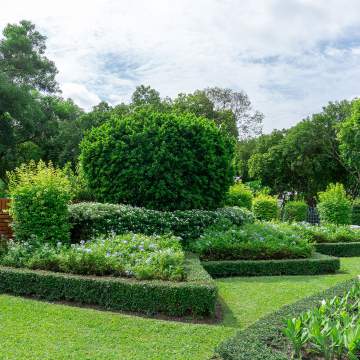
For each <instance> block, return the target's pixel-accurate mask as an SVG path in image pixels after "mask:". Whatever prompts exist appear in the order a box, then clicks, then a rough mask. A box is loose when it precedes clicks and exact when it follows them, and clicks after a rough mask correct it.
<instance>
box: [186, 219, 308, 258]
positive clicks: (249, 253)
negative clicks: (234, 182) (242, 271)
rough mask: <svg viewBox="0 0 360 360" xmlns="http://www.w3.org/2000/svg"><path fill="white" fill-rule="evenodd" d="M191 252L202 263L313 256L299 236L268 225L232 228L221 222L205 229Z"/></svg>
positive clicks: (260, 224)
mask: <svg viewBox="0 0 360 360" xmlns="http://www.w3.org/2000/svg"><path fill="white" fill-rule="evenodd" d="M191 249H192V250H193V251H194V252H197V253H199V254H200V258H201V259H205V260H240V259H245V260H248V259H253V260H257V259H294V258H307V257H310V256H311V255H312V253H313V245H312V244H311V243H309V241H308V240H307V238H306V237H305V236H303V235H302V234H301V233H298V232H296V231H294V230H292V229H291V228H290V227H289V226H286V225H283V224H271V223H256V224H247V225H244V226H242V227H236V226H231V224H229V223H228V222H223V223H222V224H218V225H216V226H213V227H211V228H209V229H208V230H207V231H206V232H205V233H204V235H202V236H201V237H200V238H199V239H198V240H197V241H195V242H194V243H192V244H191Z"/></svg>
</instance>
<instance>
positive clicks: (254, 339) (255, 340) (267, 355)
mask: <svg viewBox="0 0 360 360" xmlns="http://www.w3.org/2000/svg"><path fill="white" fill-rule="evenodd" d="M355 281H358V280H349V281H346V282H344V283H341V284H338V285H336V286H335V287H333V288H330V289H328V290H325V291H322V292H320V293H319V294H316V295H313V296H311V297H308V298H305V299H302V300H300V301H298V302H296V303H294V304H291V305H286V306H284V307H282V308H281V309H280V310H278V311H276V312H274V313H272V314H271V315H268V316H266V317H264V318H262V319H260V320H259V321H257V322H256V323H254V324H252V325H250V326H249V327H248V328H246V329H245V330H242V331H238V332H237V333H236V335H235V336H234V337H232V338H230V339H228V340H225V341H224V342H223V343H221V344H220V345H219V346H218V347H217V348H216V349H215V354H214V356H213V357H212V359H217V360H250V359H251V360H264V359H266V360H288V359H289V357H288V355H287V351H288V346H289V344H288V343H287V340H286V338H285V337H284V336H283V335H282V329H283V328H284V326H285V325H284V319H289V318H293V317H296V316H298V315H300V314H301V313H303V312H304V311H307V310H309V309H311V308H314V307H316V306H319V303H320V302H321V301H322V300H323V299H332V298H333V297H334V296H342V295H343V294H344V293H345V292H347V291H348V290H350V289H351V287H352V286H353V285H354V284H355Z"/></svg>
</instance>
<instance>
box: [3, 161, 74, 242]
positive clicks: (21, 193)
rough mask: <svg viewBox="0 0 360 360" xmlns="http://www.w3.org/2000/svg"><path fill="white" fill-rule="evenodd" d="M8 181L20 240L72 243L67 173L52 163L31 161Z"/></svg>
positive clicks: (17, 236) (14, 226) (17, 169)
mask: <svg viewBox="0 0 360 360" xmlns="http://www.w3.org/2000/svg"><path fill="white" fill-rule="evenodd" d="M8 178H9V194H10V198H11V202H10V214H11V216H12V219H13V223H12V227H13V231H14V235H15V238H16V240H17V241H28V242H40V243H52V244H56V243H57V242H58V241H61V242H63V243H66V242H69V240H70V222H69V211H68V203H69V201H70V199H71V186H70V183H69V180H68V179H67V177H66V175H65V173H64V172H63V171H62V170H61V169H57V168H55V167H54V166H53V165H52V164H51V163H49V164H48V165H46V164H45V163H44V162H42V161H40V162H39V163H35V162H33V161H31V162H30V163H28V164H23V165H21V166H20V167H18V168H16V169H15V170H14V171H13V172H10V173H8Z"/></svg>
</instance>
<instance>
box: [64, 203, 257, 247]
mask: <svg viewBox="0 0 360 360" xmlns="http://www.w3.org/2000/svg"><path fill="white" fill-rule="evenodd" d="M69 212H70V222H71V226H72V230H71V232H72V236H71V237H72V241H80V240H88V239H89V238H91V237H92V236H96V235H99V234H110V233H117V234H122V233H127V232H133V233H141V234H145V235H153V234H158V235H161V234H164V233H169V232H172V233H173V234H174V235H176V236H180V237H181V238H182V240H183V242H184V243H187V242H188V241H189V240H192V239H196V238H198V237H199V236H200V235H201V234H202V233H203V231H204V230H205V228H207V227H208V226H210V225H212V224H214V223H216V222H217V221H219V220H223V219H227V220H229V221H230V222H231V223H232V224H234V225H243V224H244V223H248V222H253V221H254V217H253V215H252V213H251V212H250V211H248V210H246V209H242V208H238V207H225V208H221V209H218V210H214V211H207V210H185V211H172V212H171V211H157V210H150V209H145V208H140V207H134V206H130V205H115V204H101V203H78V204H72V205H70V206H69Z"/></svg>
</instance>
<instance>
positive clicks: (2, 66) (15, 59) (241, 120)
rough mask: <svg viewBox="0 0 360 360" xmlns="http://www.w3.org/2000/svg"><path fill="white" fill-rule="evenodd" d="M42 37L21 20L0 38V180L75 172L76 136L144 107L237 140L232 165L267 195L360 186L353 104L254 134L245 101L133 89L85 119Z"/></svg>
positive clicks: (236, 95)
mask: <svg viewBox="0 0 360 360" xmlns="http://www.w3.org/2000/svg"><path fill="white" fill-rule="evenodd" d="M45 50H46V37H45V36H43V35H42V34H40V33H39V32H38V31H37V30H36V28H35V25H34V24H32V23H31V22H29V21H21V22H20V23H19V24H9V25H7V26H6V27H5V29H4V30H3V37H2V38H1V39H0V179H1V180H2V181H3V182H6V171H8V170H11V169H14V168H15V167H16V166H18V165H20V164H21V163H24V162H28V161H29V160H31V159H33V160H40V159H42V160H44V161H52V162H53V163H54V164H55V165H56V166H61V167H62V166H64V165H65V164H67V163H70V164H71V166H72V167H73V168H75V166H76V164H77V162H78V157H79V144H80V142H81V140H82V138H83V137H84V134H85V133H86V132H87V131H88V130H89V129H91V128H92V127H97V126H99V125H101V124H103V123H104V122H106V121H108V120H109V119H110V118H111V117H113V116H122V115H126V114H130V113H133V112H136V111H139V110H140V109H143V108H144V107H145V108H151V109H152V110H156V111H158V112H168V111H169V112H176V113H193V114H195V115H197V116H203V117H205V118H207V119H209V121H214V122H215V123H216V124H217V126H218V127H219V128H220V129H222V131H224V132H225V133H226V134H228V136H230V137H233V138H235V139H236V140H237V152H236V157H235V159H234V163H235V165H236V169H237V174H238V175H239V176H240V177H241V178H242V180H243V181H244V182H248V181H255V180H256V181H258V182H261V184H262V185H263V186H268V187H270V188H271V191H272V192H273V193H277V194H278V193H282V192H292V193H298V194H301V195H302V196H305V197H307V198H309V199H311V198H312V197H313V196H314V195H315V194H316V193H317V192H318V191H321V190H324V189H325V188H326V185H327V184H329V183H330V182H342V183H344V184H345V185H346V188H347V189H348V191H349V192H351V193H352V194H353V195H356V194H358V193H359V183H360V156H359V149H360V146H359V145H360V144H359V141H360V140H359V138H360V131H359V130H360V126H359V122H360V120H359V119H360V105H359V101H357V100H354V101H347V100H344V101H340V102H335V103H329V104H328V105H327V106H325V107H324V108H323V111H322V112H321V113H319V114H314V115H312V116H310V117H309V118H307V119H305V120H303V121H301V122H300V123H298V124H297V125H295V126H293V127H292V128H290V129H287V130H274V131H273V132H272V133H271V134H264V135H261V130H262V121H263V114H262V113H260V112H258V111H256V110H254V109H253V108H252V106H251V102H250V100H249V97H248V96H247V94H246V93H245V92H243V91H234V90H231V89H223V88H218V87H213V88H207V89H203V90H196V91H194V92H193V93H190V94H185V93H180V94H178V95H177V96H176V97H175V98H174V99H171V98H168V97H166V98H162V97H161V96H160V94H159V92H158V91H156V90H155V89H153V88H151V87H149V86H144V85H141V86H138V87H137V88H136V90H135V91H134V93H133V94H132V97H131V101H130V102H129V103H126V104H125V103H121V104H118V105H116V106H111V105H110V104H108V103H106V102H101V103H100V104H98V105H96V106H94V108H93V109H92V110H91V111H90V112H85V111H84V110H82V109H81V108H80V107H78V106H77V105H76V104H75V103H74V102H73V101H72V100H71V99H64V98H62V97H61V92H60V89H59V85H58V83H57V81H56V75H57V69H56V66H55V64H54V63H53V62H52V61H51V60H49V59H48V58H47V57H46V56H45Z"/></svg>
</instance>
